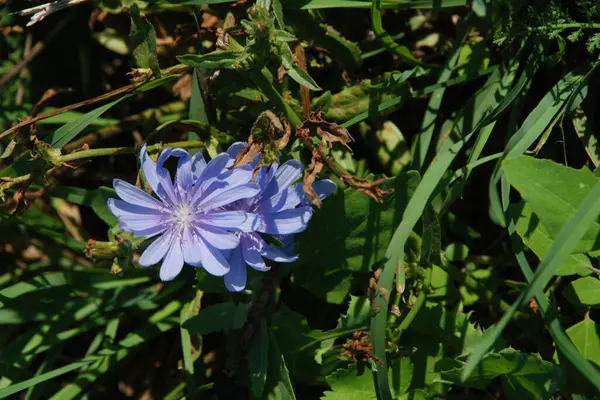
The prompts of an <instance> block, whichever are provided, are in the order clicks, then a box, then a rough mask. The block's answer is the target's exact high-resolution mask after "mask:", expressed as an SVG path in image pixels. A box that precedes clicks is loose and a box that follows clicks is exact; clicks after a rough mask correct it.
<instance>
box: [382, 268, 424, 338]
mask: <svg viewBox="0 0 600 400" xmlns="http://www.w3.org/2000/svg"><path fill="white" fill-rule="evenodd" d="M432 275H433V266H430V267H429V268H427V271H426V272H425V279H424V280H423V287H422V288H421V292H420V293H419V296H417V301H416V302H415V305H414V306H413V307H412V308H411V309H410V311H409V312H408V314H406V317H404V319H403V320H402V322H400V325H398V328H396V330H395V332H394V334H393V339H392V341H393V342H394V343H397V342H398V340H400V337H401V336H402V333H403V332H404V331H405V330H407V329H408V327H409V326H410V324H412V322H413V321H414V320H415V318H416V317H417V314H418V313H419V311H420V310H421V308H422V307H423V304H425V299H427V292H429V287H430V286H431V276H432Z"/></svg>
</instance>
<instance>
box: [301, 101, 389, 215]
mask: <svg viewBox="0 0 600 400" xmlns="http://www.w3.org/2000/svg"><path fill="white" fill-rule="evenodd" d="M296 135H297V136H298V138H300V140H302V142H303V143H304V144H305V145H306V146H308V148H309V149H310V150H311V151H312V167H311V168H309V169H307V170H306V172H305V173H304V191H305V192H306V195H307V196H308V197H309V198H310V199H311V201H312V202H313V204H315V205H316V206H317V207H320V205H321V201H320V200H319V198H318V196H317V194H316V192H315V191H314V190H313V188H312V184H313V182H314V181H315V179H316V177H317V175H318V174H319V172H320V171H321V170H322V169H323V166H325V165H327V167H328V168H329V169H330V170H331V171H333V172H334V173H335V174H336V175H337V176H338V177H339V178H340V180H341V181H342V182H343V183H344V184H345V185H348V186H350V187H353V188H354V189H356V190H358V191H359V192H361V193H364V194H365V195H367V196H369V197H370V198H372V199H373V200H375V201H376V202H378V203H380V204H381V203H383V197H384V196H386V195H389V194H390V193H393V189H390V190H385V189H382V188H381V186H382V185H383V184H385V183H386V182H387V178H382V179H377V180H374V181H371V180H368V179H360V178H357V177H355V176H352V175H349V174H347V173H346V172H345V171H343V170H342V169H341V168H340V167H338V166H337V165H336V164H335V162H333V160H331V158H330V157H329V156H328V154H331V152H330V150H331V148H332V143H341V144H342V145H344V146H345V147H346V148H347V149H348V150H350V151H352V149H350V147H349V146H348V144H349V143H350V142H352V141H354V139H352V136H350V133H349V132H348V130H346V128H343V127H341V126H339V125H338V124H336V123H333V122H328V121H325V120H324V119H323V113H322V112H321V111H318V112H316V113H313V114H311V116H310V118H309V119H308V120H307V121H305V122H304V123H303V124H302V126H300V127H299V128H298V129H297V130H296ZM313 138H318V139H320V143H319V145H318V146H317V145H315V144H314V143H313Z"/></svg>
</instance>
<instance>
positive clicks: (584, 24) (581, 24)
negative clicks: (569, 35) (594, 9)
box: [527, 22, 600, 32]
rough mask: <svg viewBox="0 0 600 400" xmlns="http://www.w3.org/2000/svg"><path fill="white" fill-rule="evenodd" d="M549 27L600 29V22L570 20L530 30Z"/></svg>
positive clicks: (543, 29)
mask: <svg viewBox="0 0 600 400" xmlns="http://www.w3.org/2000/svg"><path fill="white" fill-rule="evenodd" d="M548 29H600V23H591V22H570V23H566V24H550V25H545V26H536V27H528V28H527V30H528V31H530V32H531V31H546V30H548Z"/></svg>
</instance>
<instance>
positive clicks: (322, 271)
mask: <svg viewBox="0 0 600 400" xmlns="http://www.w3.org/2000/svg"><path fill="white" fill-rule="evenodd" d="M418 179H419V176H418V174H417V173H416V172H412V171H411V172H408V173H404V174H401V175H399V176H398V177H397V178H395V179H394V181H392V182H391V185H390V186H391V187H393V188H394V189H395V193H394V194H393V195H391V196H389V197H388V198H387V199H386V201H385V203H384V204H383V205H380V204H378V203H376V202H375V201H373V200H372V199H370V198H369V197H367V196H365V195H364V194H362V193H359V192H357V191H356V190H354V189H346V190H344V191H338V192H336V193H335V194H333V195H332V196H330V197H329V198H328V199H327V201H324V202H323V206H322V208H321V210H320V211H319V212H318V213H315V215H314V217H313V218H312V219H311V221H310V223H309V225H308V229H307V230H306V231H305V232H303V233H302V234H299V235H298V238H297V240H296V244H297V247H298V252H299V254H300V259H299V261H298V262H297V267H294V268H293V273H294V275H295V276H296V277H297V278H296V279H298V283H300V284H302V285H303V286H305V287H307V288H309V290H311V292H313V293H315V294H316V295H318V296H319V297H322V298H325V299H327V300H328V301H330V302H334V303H337V304H339V303H341V302H342V301H343V300H344V298H345V296H346V294H347V293H348V291H349V289H350V282H349V281H345V280H344V279H345V277H346V278H347V277H349V273H350V272H351V271H354V272H370V271H371V266H372V265H373V264H375V262H377V261H379V260H381V259H383V257H384V256H385V248H386V246H387V243H388V242H389V240H390V238H391V235H392V231H393V229H394V228H395V226H396V225H397V224H398V223H399V221H400V215H401V213H402V210H403V209H404V207H405V205H406V203H407V201H408V198H409V197H410V195H411V193H412V190H413V189H414V187H415V186H416V185H417V183H418ZM346 282H347V283H346ZM340 285H342V286H340ZM330 291H334V292H333V293H337V294H336V295H335V296H332V295H330V294H329V293H330Z"/></svg>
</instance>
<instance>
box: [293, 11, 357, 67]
mask: <svg viewBox="0 0 600 400" xmlns="http://www.w3.org/2000/svg"><path fill="white" fill-rule="evenodd" d="M286 20H287V22H288V24H289V25H290V26H291V29H292V32H294V33H295V34H296V35H297V36H298V37H300V38H310V40H311V41H312V42H313V43H314V45H315V46H316V47H322V48H324V49H327V51H328V52H329V53H330V54H331V58H332V59H333V61H334V62H336V63H338V64H340V65H342V66H343V67H344V68H350V69H357V68H359V67H360V65H361V63H362V60H361V57H360V47H359V46H358V45H357V44H356V43H354V42H351V41H349V40H347V39H346V38H344V37H343V36H341V35H340V34H339V33H338V32H337V31H336V30H335V29H334V28H333V27H331V26H329V25H327V24H324V23H320V22H319V21H318V20H317V18H316V17H315V15H313V14H311V13H307V12H289V13H288V14H287V15H286Z"/></svg>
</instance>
